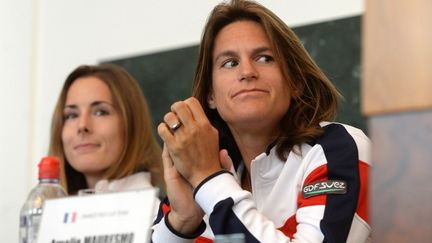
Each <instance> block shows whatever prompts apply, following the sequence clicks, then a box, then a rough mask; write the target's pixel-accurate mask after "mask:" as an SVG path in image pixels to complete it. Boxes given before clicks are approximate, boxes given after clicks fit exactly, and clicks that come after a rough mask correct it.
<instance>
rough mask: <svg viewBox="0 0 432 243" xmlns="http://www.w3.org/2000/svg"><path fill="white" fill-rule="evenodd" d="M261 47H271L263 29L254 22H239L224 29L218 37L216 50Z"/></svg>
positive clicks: (215, 45)
mask: <svg viewBox="0 0 432 243" xmlns="http://www.w3.org/2000/svg"><path fill="white" fill-rule="evenodd" d="M256 45H260V46H267V47H269V46H270V42H269V39H268V37H267V34H266V33H265V31H264V29H263V27H262V26H261V25H260V24H259V23H257V22H255V21H252V20H239V21H235V22H233V23H230V24H228V25H226V26H225V27H223V28H222V29H221V30H220V31H219V33H218V34H217V35H216V39H215V44H214V50H213V52H214V53H216V52H218V51H224V50H225V49H238V48H241V47H243V48H248V47H251V48H253V47H255V46H256Z"/></svg>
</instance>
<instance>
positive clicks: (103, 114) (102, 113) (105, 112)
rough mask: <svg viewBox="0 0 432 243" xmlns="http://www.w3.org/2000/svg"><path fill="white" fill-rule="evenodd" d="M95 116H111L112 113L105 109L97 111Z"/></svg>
mask: <svg viewBox="0 0 432 243" xmlns="http://www.w3.org/2000/svg"><path fill="white" fill-rule="evenodd" d="M94 114H95V115H96V116H107V115H109V114H110V112H109V111H107V110H105V109H97V110H95V112H94Z"/></svg>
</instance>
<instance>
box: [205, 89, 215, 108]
mask: <svg viewBox="0 0 432 243" xmlns="http://www.w3.org/2000/svg"><path fill="white" fill-rule="evenodd" d="M215 103H216V102H215V100H214V95H213V91H210V93H209V94H208V96H207V105H208V106H209V108H210V109H216V104H215Z"/></svg>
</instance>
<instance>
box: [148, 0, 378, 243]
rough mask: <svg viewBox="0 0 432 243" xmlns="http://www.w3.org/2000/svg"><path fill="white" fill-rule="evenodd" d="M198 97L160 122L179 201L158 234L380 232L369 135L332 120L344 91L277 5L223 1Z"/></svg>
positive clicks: (267, 236) (308, 238) (333, 235)
mask: <svg viewBox="0 0 432 243" xmlns="http://www.w3.org/2000/svg"><path fill="white" fill-rule="evenodd" d="M193 96H194V97H192V98H189V99H186V100H184V101H178V102H176V103H174V104H173V105H172V106H171V112H168V113H167V114H166V115H165V117H164V123H161V124H159V126H158V133H159V135H160V136H161V138H162V139H163V141H164V143H165V145H164V150H163V155H162V157H163V163H164V170H165V182H166V184H167V196H168V199H169V205H168V204H165V205H163V207H161V209H163V210H161V212H163V213H161V214H159V218H158V219H157V220H156V222H155V225H154V226H153V230H154V233H153V242H155V243H157V242H191V241H193V240H196V242H211V241H212V240H214V239H217V238H218V237H229V236H230V235H232V236H233V237H244V240H245V242H367V241H369V240H370V238H369V236H370V226H369V221H368V197H367V192H368V170H369V167H370V141H369V139H368V138H367V137H366V135H365V134H364V133H363V132H362V131H360V130H359V129H356V128H354V127H352V126H349V125H345V124H341V123H336V122H334V121H333V120H334V117H335V113H336V108H337V104H338V99H339V96H340V95H339V93H338V92H337V90H336V88H335V87H334V85H333V84H332V83H331V82H330V81H329V80H328V78H327V77H326V76H325V75H324V74H323V73H322V72H321V70H320V69H319V67H318V66H317V65H316V64H315V63H314V61H313V60H312V59H311V58H310V57H309V55H308V54H307V52H306V50H305V49H304V47H303V46H302V44H301V42H300V40H299V39H298V38H297V36H296V35H295V34H294V32H293V31H292V30H291V29H290V28H289V27H288V26H286V25H285V24H284V23H283V22H282V21H281V20H280V19H279V18H278V17H277V16H276V15H275V14H273V13H272V12H271V11H270V10H268V9H266V8H265V7H263V6H262V5H260V4H258V3H256V2H253V1H245V0H232V1H229V2H224V3H221V4H219V5H217V6H216V7H215V8H214V9H213V12H212V13H211V15H210V16H209V18H208V21H207V24H206V26H205V29H204V33H203V37H202V40H201V45H200V52H199V56H198V66H197V69H196V75H195V80H194V87H193ZM221 241H222V242H225V241H224V240H221ZM229 242H234V241H229Z"/></svg>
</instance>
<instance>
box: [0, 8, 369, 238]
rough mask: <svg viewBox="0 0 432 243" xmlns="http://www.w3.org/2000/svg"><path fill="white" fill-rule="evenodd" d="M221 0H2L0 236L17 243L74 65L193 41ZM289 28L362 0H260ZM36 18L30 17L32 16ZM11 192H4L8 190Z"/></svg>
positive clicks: (350, 11)
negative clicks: (21, 216) (26, 200)
mask: <svg viewBox="0 0 432 243" xmlns="http://www.w3.org/2000/svg"><path fill="white" fill-rule="evenodd" d="M218 2H219V0H217V1H216V0H206V1H202V0H187V1H172V0H171V1H167V0H159V1H150V0H127V1H118V0H91V1H89V0H73V1H71V0H0V31H1V32H0V48H1V49H0V104H1V107H2V112H0V114H1V116H0V118H1V119H0V125H1V126H0V155H1V159H0V172H2V176H1V177H0V189H1V192H2V195H1V196H0V219H1V220H0V235H1V236H2V242H17V232H18V211H19V208H20V206H21V204H22V202H23V201H24V198H25V196H26V195H27V193H28V191H29V190H30V188H31V187H32V186H33V185H34V184H35V183H36V172H37V167H36V164H37V163H38V161H39V159H40V158H41V157H42V156H44V155H45V153H46V151H47V146H48V136H49V126H50V117H51V113H52V110H53V108H54V103H55V101H56V99H57V96H58V93H59V90H60V87H61V85H62V83H63V81H64V79H65V77H66V75H67V74H68V73H69V72H70V71H71V70H72V69H73V68H75V67H76V66H77V65H80V64H84V63H86V64H94V63H97V62H99V61H101V60H107V59H115V58H121V57H126V56H134V55H140V54H145V53H152V52H156V51H161V50H166V49H172V48H177V47H183V46H188V45H192V44H197V43H198V41H199V39H200V36H201V30H202V27H203V25H204V23H205V20H206V17H207V15H208V13H209V12H210V10H211V8H212V7H213V6H214V5H215V4H216V3H218ZM260 2H261V3H262V4H264V5H265V6H267V7H268V8H270V9H271V10H273V11H274V12H275V13H276V14H278V15H279V16H280V17H281V18H282V19H283V20H285V21H286V22H287V23H288V24H289V25H290V26H299V25H304V24H309V23H314V22H321V21H324V20H329V19H335V18H341V17H348V16H352V15H358V14H361V13H362V12H363V2H362V0H349V1H347V0H314V1H297V0H284V1H281V0H262V1H260ZM33 17H34V18H33ZM5 192H8V196H5V195H6V194H5Z"/></svg>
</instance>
